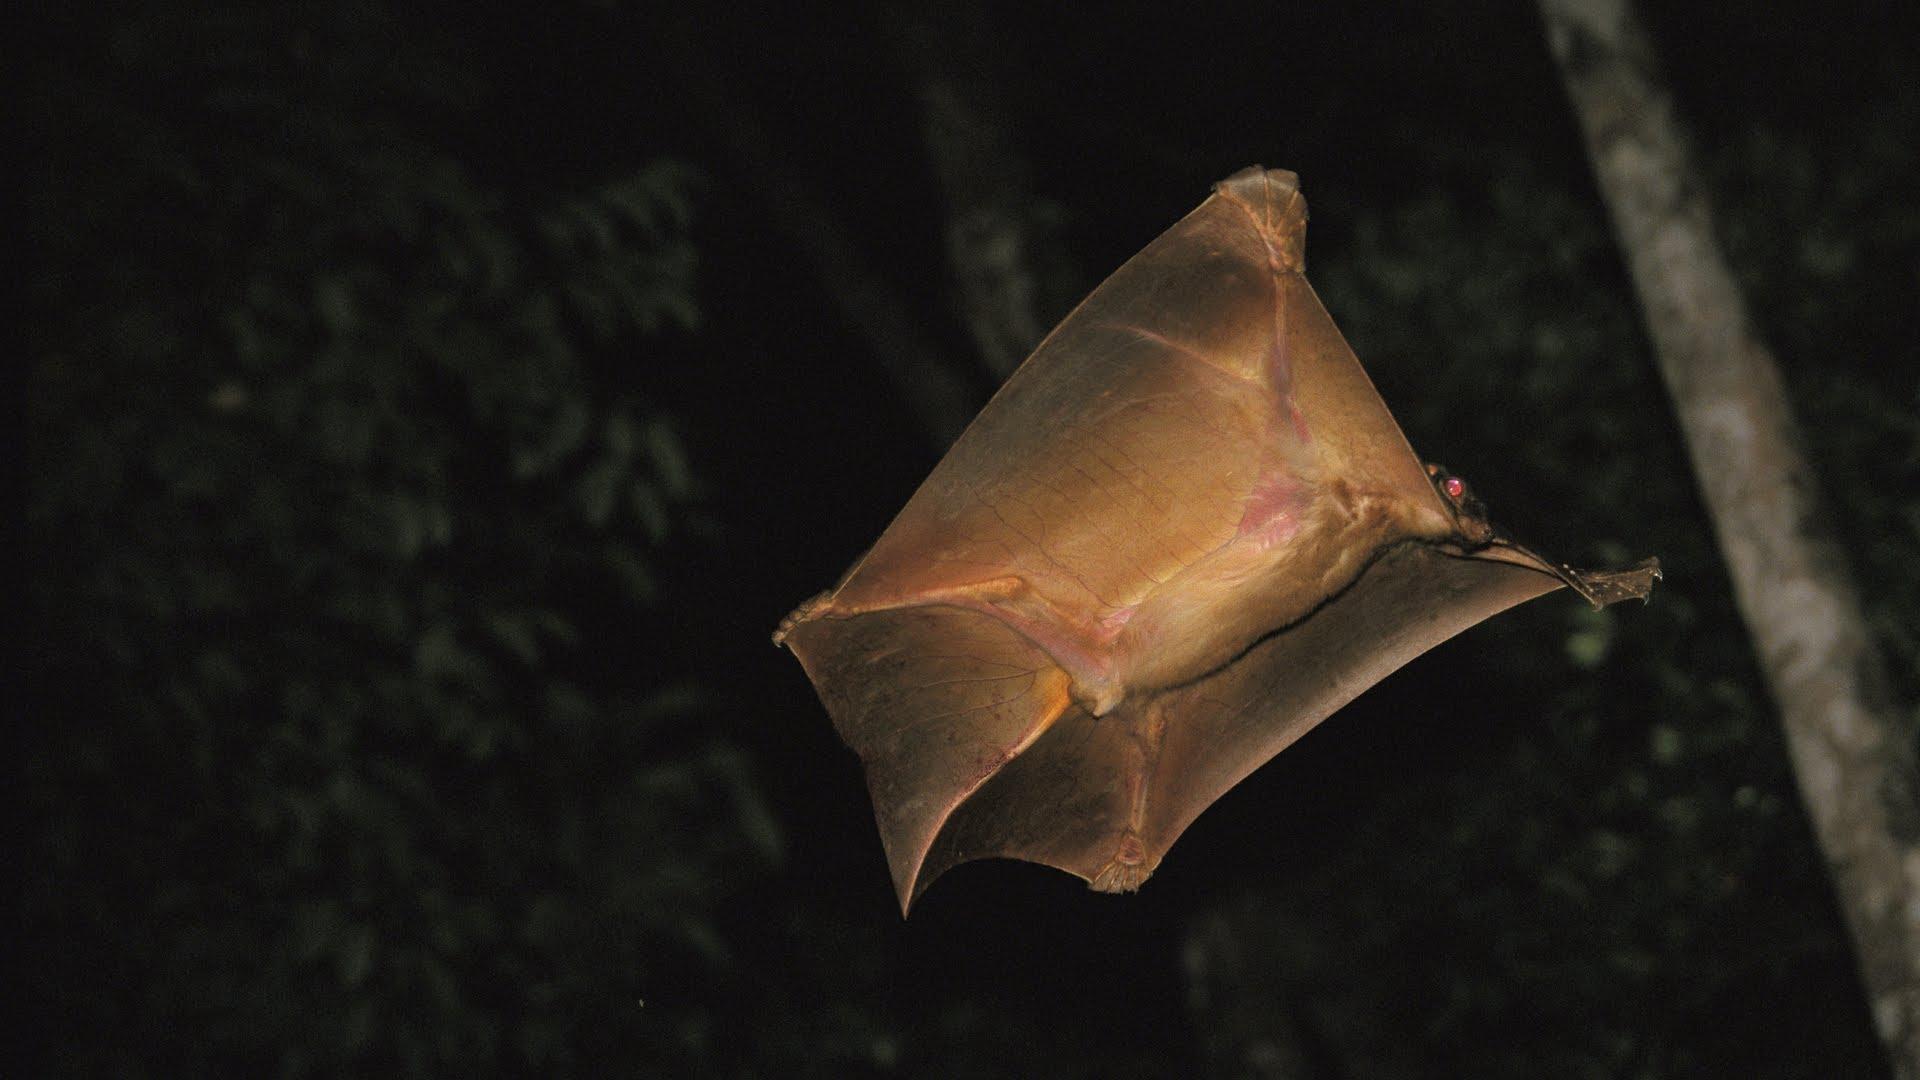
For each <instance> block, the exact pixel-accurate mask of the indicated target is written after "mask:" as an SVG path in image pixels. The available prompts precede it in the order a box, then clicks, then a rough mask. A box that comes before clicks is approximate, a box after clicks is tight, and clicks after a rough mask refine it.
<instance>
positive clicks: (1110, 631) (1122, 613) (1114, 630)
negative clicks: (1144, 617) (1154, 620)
mask: <svg viewBox="0 0 1920 1080" xmlns="http://www.w3.org/2000/svg"><path fill="white" fill-rule="evenodd" d="M1139 610H1140V605H1139V604H1135V605H1133V606H1132V607H1123V608H1121V609H1119V610H1118V611H1115V612H1114V613H1113V614H1111V615H1109V616H1107V617H1106V618H1104V619H1101V620H1100V640H1102V641H1112V640H1113V639H1114V638H1116V637H1119V636H1120V631H1121V630H1124V629H1126V625H1127V621H1128V620H1130V619H1132V618H1133V613H1134V612H1136V611H1139Z"/></svg>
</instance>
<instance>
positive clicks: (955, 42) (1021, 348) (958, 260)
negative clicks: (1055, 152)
mask: <svg viewBox="0 0 1920 1080" xmlns="http://www.w3.org/2000/svg"><path fill="white" fill-rule="evenodd" d="M885 10H886V14H885V19H886V22H887V30H888V33H889V36H891V37H892V38H893V39H894V41H895V43H896V47H897V49H898V50H899V52H900V54H901V55H902V56H903V57H904V59H905V61H906V64H907V67H908V69H909V74H910V76H911V78H912V79H913V81H914V83H915V84H916V87H917V92H918V95H919V98H920V108H921V126H922V129H923V131H924V134H925V138H926V143H927V151H928V154H929V156H930V157H931V158H932V163H933V171H934V175H935V176H936V177H937V178H938V180H939V183H940V188H941V192H942V194H943V195H944V196H945V200H946V206H947V229H946V231H947V262H948V264H949V265H950V266H952V267H953V272H954V277H955V278H956V280H957V281H958V283H959V287H960V313H961V317H962V319H963V321H964V322H965V323H966V326H967V332H968V333H969V334H970V335H972V337H973V342H974V346H975V347H976V348H977V349H978V350H979V353H980V359H981V362H982V363H983V364H985V365H986V368H987V370H988V371H989V372H991V373H992V374H993V375H994V377H995V379H996V380H1004V379H1005V378H1006V377H1007V376H1009V375H1011V374H1013V369H1014V368H1016V367H1019V366H1020V362H1021V361H1022V360H1024V359H1026V357H1027V354H1028V353H1029V352H1031V351H1033V347H1034V346H1035V345H1037V344H1039V343H1040V338H1041V336H1042V335H1043V334H1045V333H1046V326H1045V325H1044V324H1043V323H1042V321H1041V318H1042V317H1041V315H1040V308H1041V304H1040V301H1039V295H1040V292H1041V285H1040V280H1039V275H1038V274H1037V273H1036V271H1035V264H1036V256H1037V254H1038V250H1037V249H1038V247H1039V243H1038V242H1037V238H1036V236H1035V233H1036V232H1037V231H1038V227H1037V225H1038V223H1037V221H1036V215H1035V213H1034V206H1035V205H1036V202H1037V200H1036V198H1035V197H1034V195H1033V192H1032V190H1031V186H1030V182H1029V179H1028V175H1027V167H1026V162H1025V160H1024V158H1023V157H1022V155H1021V154H1020V151H1019V149H1018V148H1017V147H1015V145H1014V142H1013V138H1012V135H1011V130H1010V128H1009V125H1008V124H1007V122H1006V120H1005V118H1004V116H1003V115H1002V112H1003V110H1001V109H1000V108H999V107H998V101H997V96H996V94H995V91H994V87H995V85H996V84H997V82H998V81H999V80H998V79H996V78H995V75H996V71H995V68H996V66H997V65H996V56H995V45H994V43H993V41H992V40H991V36H990V34H989V32H988V29H987V26H986V22H985V18H984V16H983V14H982V13H981V12H980V11H979V10H978V9H976V8H972V7H968V6H966V5H951V4H939V3H933V4H918V5H912V6H902V5H889V6H887V7H886V9H885Z"/></svg>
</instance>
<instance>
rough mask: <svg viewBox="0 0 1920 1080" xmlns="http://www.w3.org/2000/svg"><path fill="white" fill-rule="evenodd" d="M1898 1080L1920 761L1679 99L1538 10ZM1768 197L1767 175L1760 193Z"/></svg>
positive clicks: (1912, 988)
mask: <svg viewBox="0 0 1920 1080" xmlns="http://www.w3.org/2000/svg"><path fill="white" fill-rule="evenodd" d="M1541 10H1542V12H1543V14H1544V15H1545V18H1546V27H1547V37H1548V41H1549V43H1550V45H1551V47H1552V49H1553V54H1554V58H1555V59H1556V60H1557V61H1558V62H1559V65H1560V71H1561V74H1562V76H1563V78H1564V80H1565V82H1566V86H1567V92H1568V94H1569V96H1570V97H1571V98H1572V101H1573V106H1574V111H1575V112H1576V113H1577V114H1578V115H1579V118H1580V126H1581V129H1582V130H1583V132H1584V133H1585V136H1586V144H1587V151H1588V154H1589V156H1590V158H1591V159H1592V162H1593V168H1594V172H1595V175H1596V176H1597V177H1598V180H1599V187H1600V192H1601V195H1602V196H1603V197H1604V199H1605V200H1606V203H1607V207H1608V209H1609V211H1610V212H1611V214H1612V218H1613V227H1614V232H1615V234H1616V236H1617V237H1618V239H1619V242H1620V246H1621V248H1622V249H1623V250H1624V252H1625V254H1626V257H1627V263H1628V267H1629V269H1630V270H1631V272H1632V276H1633V283H1634V287H1635V290H1636V291H1637V293H1638V294H1639V298H1640V305H1641V308H1642V310H1643V311H1644V313H1645V316H1646V320H1647V324H1648V326H1649V328H1650V329H1651V331H1652V336H1653V342H1654V346H1655V350H1656V353H1657V355H1658V358H1659V363H1660V371H1661V374H1662V375H1663V376H1664V377H1665V379H1666V383H1667V389H1668V391H1669V392H1670V393H1671V395H1672V397H1673V402H1674V407H1675V410H1676V412H1677V413H1678V416H1679V420H1680V427H1681V430H1682V432H1683V434H1684V435H1685V437H1686V442H1687V449H1688V452H1689V453H1690V455H1691V457H1692V459H1693V469H1694V473H1695V475H1696V477H1697V479H1698V483H1699V486H1700V491H1701V494H1702V495H1703V497H1704V498H1705V501H1706V505H1707V510H1708V512H1709V514H1710V515H1711V516H1712V519H1713V524H1714V529H1715V531H1716V533H1717V535H1718V538H1719V543H1720V548H1721V550H1722V552H1724V554H1725V557H1726V562H1727V568H1728V571H1729V573H1730V574H1731V576H1732V579H1733V586H1734V597H1735V600H1736V601H1737V602H1738V604H1739V608H1740V612H1741V614H1742V616H1744V618H1745V620H1746V624H1747V630H1748V633H1749V634H1750V635H1751V636H1752V638H1753V641H1754V646H1755V649H1756V651H1757V653H1758V656H1759V660H1760V667H1761V670H1762V671H1763V672H1764V674H1765V677H1766V679H1767V683H1768V686H1769V688H1770V689H1771V691H1772V694H1773V698H1774V701H1775V703H1776V704H1777V705H1778V707H1779V709H1780V716H1781V723H1782V725H1783V726H1784V728H1785V729H1786V735H1787V746H1788V750H1789V753H1790V755H1791V757H1792V760H1793V766H1794V774H1795V776H1796V778H1797V779H1798V781H1799V786H1800V793H1801V798H1802V801H1803V802H1804V803H1805V805H1806V808H1807V813H1808V815H1809V816H1810V817H1811V819H1812V821H1813V826H1814V832H1815V835H1816V836H1817V837H1818V839H1819V843H1820V847H1821V849H1822V851H1823V852H1824V853H1825V855H1826V859H1827V864H1828V868H1829V870H1830V871H1831V873H1832V877H1833V882H1834V887H1835V889H1836V891H1837V894H1838V897H1839V901H1840V908H1841V910H1842V911H1843V913H1844V914H1845V918H1846V922H1847V926H1848V928H1849V930H1850V931H1851V933H1852V936H1853V944H1854V949H1855V952H1856V954H1857V958H1858V961H1859V967H1860V974H1861V977H1862V979H1863V981H1864V983H1865V986H1866V993H1867V1001H1868V1004H1869V1006H1870V1007H1871V1009H1872V1013H1873V1021H1874V1025H1875V1027H1876V1028H1877V1029H1878V1032H1879V1035H1880V1038H1881V1040H1882V1041H1883V1042H1884V1043H1885V1045H1886V1047H1887V1050H1888V1053H1889V1055H1890V1056H1891V1058H1892V1061H1893V1069H1894V1074H1895V1075H1896V1076H1897V1077H1900V1078H1901V1080H1920V810H1917V809H1916V805H1915V791H1916V788H1915V776H1914V760H1913V752H1912V750H1913V748H1912V744H1911V742H1910V741H1909V739H1908V736H1907V732H1906V730H1905V724H1904V723H1903V721H1902V719H1901V717H1900V716H1899V715H1898V712H1897V710H1896V708H1895V706H1894V703H1893V701H1892V697H1891V692H1890V690H1889V688H1888V685H1887V682H1886V680H1885V677H1884V669H1883V667H1882V666H1881V661H1880V659H1879V657H1878V655H1877V653H1876V651H1875V648H1874V645H1873V643H1872V641H1871V639H1870V638H1869V636H1868V633H1867V630H1866V623H1865V620H1864V619H1863V618H1862V615H1861V611H1860V605H1859V600H1858V597H1857V595H1856V593H1855V590H1854V586H1853V583H1852V579H1851V577H1850V576H1849V572H1848V569H1847V565H1846V557H1845V553H1844V551H1843V550H1842V549H1841V547H1840V545H1839V542H1838V541H1837V539H1836V538H1835V535H1834V533H1833V531H1832V529H1831V528H1830V527H1829V525H1828V524H1827V520H1826V518H1825V517H1824V516H1823V515H1822V512H1821V510H1820V507H1819V503H1820V499H1819V495H1818V491H1817V484H1816V481H1815V479H1814V476H1813V472H1812V470H1811V469H1810V468H1809V467H1808V464H1807V460H1806V457H1805V455H1804V454H1803V452H1802V449H1801V446H1802V441H1801V439H1800V435H1799V430H1798V428H1797V426H1796V424H1795V420H1794V417H1793V413H1792V409H1791V407H1790V404H1789V402H1788V397H1787V389H1786V387H1785V385H1784V384H1783V382H1782V380H1781V376H1780V371H1779V369H1778V367H1777V366H1776V365H1775V363H1774V359H1773V356H1772V354H1771V353H1770V352H1769V351H1768V349H1767V347H1766V345H1764V344H1763V343H1762V342H1761V340H1760V338H1759V336H1758V334H1757V333H1756V331H1755V328H1754V326H1753V323H1752V320H1751V319H1750V318H1749V317H1748V314H1747V310H1746V306H1745V303H1744V302H1743V301H1742V299H1741V295H1740V292H1739V289H1738V287H1737V286H1736V285H1735V283H1734V280H1733V276H1732V274H1731V272H1730V271H1729V270H1728V268H1727V264H1726V260H1725V258H1724V257H1723V256H1722V254H1721V252H1720V249H1719V247H1718V245H1717V243H1716V241H1715V239H1714V236H1713V229H1712V222H1711V213H1710V208H1709V206H1708V203H1707V196H1706V192H1705V188H1704V187H1703V186H1702V184H1701V181H1700V177H1699V175H1698V174H1697V173H1696V172H1695V170H1694V167H1693V165H1692V163H1691V162H1690V161H1689V159H1688V155H1687V150H1686V145H1685V140H1684V138H1683V137H1682V134H1681V131H1680V126H1679V123H1678V121H1677V120H1676V118H1675V115H1674V107H1673V100H1672V95H1671V94H1670V93H1669V92H1668V91H1667V90H1666V88H1665V86H1664V84H1663V83H1662V81H1661V78H1660V76H1659V74H1658V72H1657V70H1656V65H1655V63H1654V59H1653V53H1652V49H1651V46H1650V45H1649V43H1648V40H1647V37H1646V34H1645V32H1644V31H1643V30H1642V29H1641V27H1640V25H1639V23H1638V21H1637V20H1636V19H1635V17H1634V15H1633V12H1632V10H1631V9H1630V8H1629V7H1628V6H1627V5H1626V3H1625V2H1624V0H1541ZM1762 179H1763V181H1764V178H1762Z"/></svg>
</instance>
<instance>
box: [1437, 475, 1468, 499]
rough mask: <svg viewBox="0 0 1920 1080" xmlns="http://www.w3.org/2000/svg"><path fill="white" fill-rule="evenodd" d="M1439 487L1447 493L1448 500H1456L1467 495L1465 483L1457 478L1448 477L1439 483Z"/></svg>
mask: <svg viewBox="0 0 1920 1080" xmlns="http://www.w3.org/2000/svg"><path fill="white" fill-rule="evenodd" d="M1440 487H1441V489H1442V490H1444V491H1445V492H1446V493H1447V498H1449V499H1457V498H1459V497H1460V496H1462V495H1465V494H1466V493H1467V482H1466V481H1465V480H1462V479H1460V478H1459V477H1457V476H1449V477H1447V478H1446V479H1445V480H1442V481H1440Z"/></svg>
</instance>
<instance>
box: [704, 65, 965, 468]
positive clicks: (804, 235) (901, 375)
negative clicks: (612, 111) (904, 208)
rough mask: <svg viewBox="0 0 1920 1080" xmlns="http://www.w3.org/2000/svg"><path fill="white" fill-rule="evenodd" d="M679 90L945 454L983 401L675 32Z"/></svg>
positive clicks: (712, 68) (829, 212)
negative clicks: (711, 125) (712, 130)
mask: <svg viewBox="0 0 1920 1080" xmlns="http://www.w3.org/2000/svg"><path fill="white" fill-rule="evenodd" d="M676 37H677V38H678V40H677V41H675V42H674V44H675V46H676V48H675V50H674V51H675V52H677V53H678V54H679V56H680V57H681V68H682V70H681V71H679V72H677V73H676V74H677V75H678V76H679V80H680V85H681V86H682V87H683V88H684V89H685V90H686V92H687V93H688V95H689V96H690V97H691V98H693V99H694V100H695V101H696V102H697V103H698V105H699V108H700V109H701V110H702V111H704V112H705V113H706V114H707V115H708V116H711V117H712V118H713V120H714V128H715V132H716V134H717V135H718V137H719V139H720V141H721V145H722V148H723V149H724V150H725V152H726V153H727V155H728V156H729V157H730V158H732V159H733V164H734V167H735V169H736V170H737V171H738V172H739V174H740V175H741V176H742V177H743V178H744V179H745V180H746V182H747V183H748V184H750V185H751V186H752V187H753V189H754V190H755V191H756V192H757V193H758V194H759V196H760V198H761V200H762V201H763V202H764V203H765V204H766V208H767V212H768V215H769V216H770V218H771V219H772V223H773V226H774V228H775V229H777V230H778V231H779V232H780V233H781V234H783V235H784V236H786V238H787V239H788V240H789V241H791V242H792V243H793V244H794V246H796V247H797V248H799V249H800V251H801V253H802V254H803V255H804V256H805V257H806V258H807V260H808V261H809V262H811V263H812V264H813V270H814V273H815V274H816V275H817V276H818V277H819V279H820V282H821V284H822V285H823V286H825V288H826V291H827V293H828V295H829V296H831V297H832V298H833V300H834V303H835V304H836V305H837V306H838V307H839V308H840V313H841V315H842V316H843V317H845V319H846V320H847V323H848V325H849V326H851V327H852V328H853V329H854V330H855V331H856V332H857V333H858V334H859V335H860V336H861V337H862V338H864V339H866V342H867V345H868V347H869V348H870V349H871V350H872V352H873V356H874V360H875V362H876V363H878V364H879V365H880V367H881V370H882V371H883V372H884V373H885V374H886V376H887V377H888V378H889V379H890V380H891V381H892V382H893V384H894V387H895V389H896V390H897V391H898V392H899V394H900V397H901V399H902V400H903V401H904V402H905V403H906V405H907V407H908V408H909V409H910V410H911V411H912V412H913V415H914V417H915V419H916V420H917V421H918V422H919V426H920V429H921V431H922V432H923V433H924V434H925V436H926V438H927V442H928V444H929V445H930V446H931V447H932V448H933V449H934V451H935V452H936V453H944V452H945V451H946V449H947V447H948V446H950V445H952V444H953V440H954V439H956V438H958V437H959V435H960V432H961V431H963V430H965V429H966V426H967V423H968V421H970V420H971V419H972V418H973V414H974V412H975V411H977V410H978V409H979V406H980V402H981V395H980V393H979V392H978V390H977V389H976V387H975V386H974V384H973V382H972V381H971V380H970V379H969V378H967V377H966V376H965V375H963V374H962V373H961V371H960V369H959V368H958V366H957V365H956V364H954V363H953V362H952V361H951V360H949V359H948V357H947V356H946V355H945V354H944V353H943V352H942V350H941V349H940V348H939V347H938V346H937V345H936V344H934V342H933V340H932V339H931V338H929V337H928V335H927V334H926V332H925V330H924V329H922V327H921V325H920V323H919V321H918V320H917V319H915V318H914V316H913V313H912V311H911V309H910V308H909V306H908V305H907V304H906V303H905V302H904V301H902V300H901V299H900V297H899V296H898V295H897V294H895V293H894V292H893V290H891V289H890V288H888V287H887V284H886V282H885V280H884V279H882V278H881V277H880V275H878V274H876V273H875V272H874V271H873V270H872V269H871V268H870V267H869V266H868V265H867V263H866V261H865V260H864V259H863V258H862V257H861V255H860V251H859V249H858V248H857V247H856V246H855V245H854V243H853V241H852V240H851V239H850V238H849V237H848V235H847V230H846V228H845V227H844V225H843V224H842V223H841V222H840V220H839V219H838V217H837V216H836V215H835V214H834V212H833V210H832V208H831V207H829V206H828V205H827V203H826V201H825V200H823V199H821V198H820V197H819V196H817V195H816V194H814V192H813V191H812V190H811V189H810V188H808V187H807V186H806V184H805V183H804V182H803V181H802V180H801V179H800V178H799V177H797V176H796V175H794V173H793V171H792V170H791V169H786V168H782V167H781V166H780V163H779V160H778V157H777V155H776V154H775V153H774V150H773V147H772V143H771V141H770V139H769V138H768V136H767V133H766V131H765V130H764V129H763V128H762V127H761V126H760V124H759V122H758V121H757V120H756V119H755V118H754V117H753V115H752V114H751V113H750V112H749V111H748V110H747V108H746V107H745V106H743V105H742V104H741V103H740V101H739V100H738V99H737V98H736V97H735V96H734V95H733V94H732V93H731V92H730V91H729V90H728V89H727V87H726V85H725V84H724V82H723V81H722V80H721V78H720V76H719V75H718V74H716V72H718V71H719V68H718V67H717V66H716V64H715V62H714V60H713V58H712V57H710V56H707V55H705V54H704V50H703V49H701V48H700V47H699V46H698V45H697V44H695V43H694V41H693V39H692V37H691V35H690V34H688V33H687V32H685V31H679V32H677V33H676Z"/></svg>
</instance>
